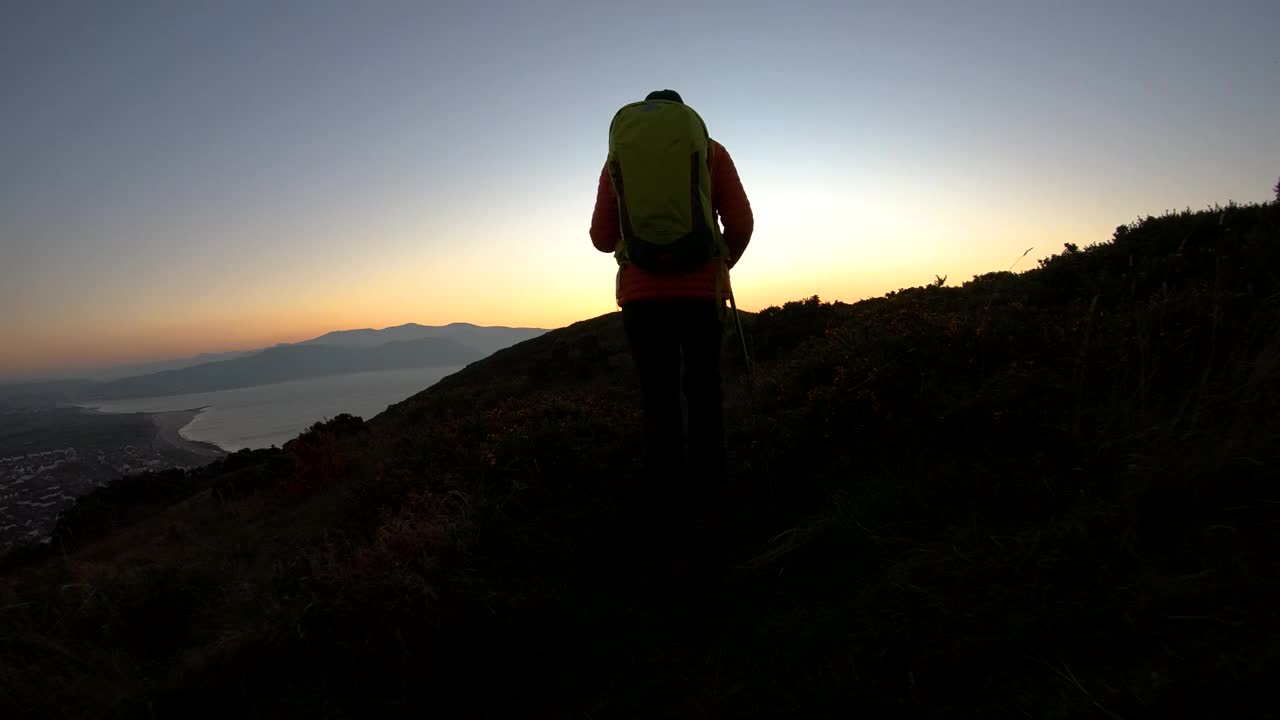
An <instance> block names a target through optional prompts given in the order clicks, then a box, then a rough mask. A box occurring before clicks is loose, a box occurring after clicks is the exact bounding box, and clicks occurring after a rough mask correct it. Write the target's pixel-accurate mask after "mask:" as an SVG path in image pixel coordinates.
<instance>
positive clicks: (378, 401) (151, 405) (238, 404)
mask: <svg viewBox="0 0 1280 720" xmlns="http://www.w3.org/2000/svg"><path fill="white" fill-rule="evenodd" d="M461 369H462V368H461V367H431V368H414V369H410V370H379V371H375V372H364V373H354V374H349V375H333V376H328V377H319V378H308V379H305V380H293V381H290V382H283V383H274V384H271V385H257V386H254V387H247V388H236V389H234V390H220V391H217V392H206V393H191V394H188V395H170V396H166V397H156V398H138V399H130V400H113V401H108V402H103V403H100V404H94V405H92V407H96V408H98V409H99V410H101V411H102V412H109V413H134V412H167V411H170V410H189V409H195V408H205V410H204V412H202V413H200V414H199V415H198V416H196V418H195V420H193V421H191V423H190V424H189V425H187V426H186V427H184V428H183V429H182V430H181V435H182V436H183V437H184V438H187V439H188V440H198V441H202V442H208V443H213V444H215V445H217V446H218V447H220V448H222V449H223V450H226V451H228V452H235V451H236V450H241V449H244V448H250V449H257V448H266V447H271V446H272V445H277V446H280V445H284V444H285V443H286V442H288V441H289V440H291V439H293V438H294V437H297V435H298V433H300V432H302V431H303V430H305V429H307V428H308V427H310V426H311V424H312V423H314V422H317V421H320V420H324V419H327V418H332V417H335V416H337V415H339V414H341V413H349V414H351V415H358V416H360V417H362V418H365V419H366V420H367V419H369V418H371V417H373V416H374V415H377V414H378V413H380V412H382V411H383V410H385V409H386V408H387V406H388V405H391V404H394V403H397V402H400V401H401V400H404V399H406V398H408V397H410V396H412V395H414V394H416V393H418V392H419V391H421V390H424V389H425V388H427V387H428V386H430V385H434V384H435V383H436V382H437V381H439V380H440V379H441V378H443V377H445V376H446V375H450V374H452V373H454V372H457V371H458V370H461Z"/></svg>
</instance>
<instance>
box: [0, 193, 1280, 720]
mask: <svg viewBox="0 0 1280 720" xmlns="http://www.w3.org/2000/svg"><path fill="white" fill-rule="evenodd" d="M749 326H750V334H751V336H752V338H753V341H754V344H755V351H756V357H757V360H758V363H759V365H758V376H757V379H756V386H755V390H754V393H748V392H746V390H745V387H746V385H745V382H744V381H743V379H742V378H741V373H740V372H738V371H737V370H731V371H730V374H729V379H728V380H727V385H728V387H729V389H730V393H729V394H730V398H729V405H730V428H729V432H730V442H731V466H732V471H733V476H734V479H735V485H734V487H733V488H730V489H729V496H730V497H732V498H733V501H732V504H731V507H732V518H733V521H732V522H731V524H730V527H729V529H728V530H727V532H726V536H725V546H726V549H725V552H726V556H727V557H728V558H729V559H730V563H729V566H728V568H727V569H726V572H725V576H724V577H723V578H722V579H721V581H720V582H719V583H717V584H715V585H714V586H712V587H709V588H706V589H704V590H702V591H700V592H689V591H685V592H679V593H672V592H669V591H667V590H665V589H664V588H663V587H661V586H659V585H656V584H655V583H653V582H652V578H651V576H650V575H648V574H647V573H646V572H644V569H645V568H646V567H647V565H646V562H645V561H646V559H647V557H648V554H647V552H646V551H647V550H648V549H649V544H650V542H651V540H652V538H651V537H650V535H649V530H648V528H649V527H650V524H649V523H648V522H647V519H646V518H644V517H643V516H641V515H640V514H639V513H638V512H636V511H635V508H636V507H638V505H637V503H636V502H634V499H635V495H636V493H637V490H638V487H639V485H640V483H641V481H642V478H639V477H638V476H637V471H636V463H635V455H636V449H637V448H636V444H637V440H638V427H639V416H638V413H637V410H636V407H637V398H636V395H635V388H634V381H633V379H632V375H631V367H630V361H629V359H628V357H627V354H626V350H625V344H624V341H623V338H622V335H621V328H620V326H619V322H618V317H617V316H616V315H608V316H604V317H600V318H596V319H594V320H588V321H584V322H581V323H578V324H575V325H573V326H571V327H569V328H566V329H563V330H560V331H556V332H553V333H549V334H547V335H545V336H542V337H539V338H536V339H534V340H530V341H528V342H525V343H522V344H520V345H518V346H516V347H514V348H511V349H508V350H506V351H502V352H499V353H498V354H496V355H495V356H493V357H492V358H490V359H488V360H485V361H482V362H479V363H475V364H473V365H472V366H470V367H468V368H467V369H466V370H464V371H462V372H460V373H458V374H457V375H455V376H452V377H450V378H448V379H446V380H445V381H444V382H442V383H440V384H439V385H438V386H436V387H434V388H432V389H431V390H429V391H426V392H424V393H422V394H420V395H418V396H416V397H414V398H411V399H409V400H407V401H405V402H404V403H401V404H400V405H397V406H395V407H393V408H391V409H390V410H388V412H386V413H384V414H383V415H380V416H379V417H377V418H374V419H373V420H371V421H369V422H368V423H360V422H358V421H355V420H352V419H346V418H342V419H339V420H336V421H334V422H331V423H329V424H326V425H323V426H317V427H315V428H313V429H312V430H311V431H309V432H308V433H306V434H305V435H304V436H302V437H301V438H299V439H298V440H296V441H294V442H293V443H291V444H290V445H289V446H288V447H287V448H286V449H285V450H282V451H257V452H252V453H249V452H245V453H238V454H236V455H234V456H232V457H230V458H228V459H227V460H225V461H222V462H220V463H218V464H215V465H214V466H210V467H209V468H205V469H203V470H200V471H194V472H192V473H188V474H187V475H185V476H182V477H180V478H179V477H175V476H173V475H172V474H169V475H166V476H163V477H141V478H136V479H134V480H133V481H131V482H130V483H129V484H125V485H121V486H120V488H119V489H117V490H116V491H115V493H114V495H107V494H104V495H102V496H100V497H98V498H96V499H94V500H92V501H87V502H86V503H85V504H84V505H83V507H82V509H81V510H80V511H79V512H77V513H76V514H73V515H72V516H71V517H69V518H68V519H67V520H66V522H65V523H64V524H63V528H62V530H61V533H60V537H59V540H58V542H57V543H56V545H58V546H59V547H61V548H63V549H64V553H62V554H55V553H46V554H44V555H43V556H42V555H40V554H37V556H36V557H34V558H29V559H25V560H24V561H23V562H21V563H17V564H16V566H14V567H11V568H10V569H9V570H8V571H7V578H6V579H7V580H8V582H7V583H6V584H5V585H4V586H2V589H0V643H2V644H3V646H4V647H5V648H6V651H5V653H4V655H3V657H2V658H0V709H3V708H4V707H5V706H6V705H10V706H13V707H14V708H15V709H18V710H21V711H22V712H24V713H28V714H29V713H32V712H34V713H35V714H37V715H43V716H49V717H77V716H101V715H104V714H119V715H134V714H141V713H143V712H148V711H154V712H157V713H159V714H161V715H166V714H176V713H177V712H180V711H189V710H192V709H197V710H200V711H207V712H213V711H217V710H221V709H230V708H235V709H238V710H239V711H240V712H241V713H242V714H249V715H255V714H258V715H263V716H272V715H278V714H302V713H307V714H308V715H310V716H320V717H339V716H351V715H357V714H364V713H368V712H375V713H379V714H387V713H393V712H398V711H411V710H414V709H431V710H432V711H434V712H435V713H437V714H441V715H447V714H450V713H449V711H451V710H457V711H458V712H459V713H460V714H464V715H467V716H486V715H490V716H495V717H507V716H513V715H516V714H518V715H521V716H567V717H653V716H656V715H672V716H681V717H684V716H688V717H706V716H761V717H763V716H776V715H778V714H779V713H782V714H788V715H792V716H797V715H799V716H812V715H817V714H824V713H825V712H826V711H827V710H829V709H831V708H833V707H841V706H843V707H845V708H846V710H848V711H855V710H859V711H862V712H864V713H867V714H870V715H871V716H877V715H880V716H883V715H887V714H903V713H911V714H919V715H929V716H937V717H945V716H952V717H954V716H974V717H990V716H1006V715H1013V716H1020V715H1023V714H1028V715H1030V716H1033V717H1069V716H1071V717H1074V716H1087V715H1089V714H1095V715H1100V716H1120V717H1125V718H1131V717H1143V716H1150V717H1170V716H1179V715H1182V716H1187V717H1196V716H1204V715H1206V714H1217V713H1219V712H1221V711H1222V708H1223V704H1224V703H1225V702H1227V701H1230V702H1232V703H1236V704H1244V705H1246V706H1252V707H1254V708H1255V711H1254V712H1252V713H1249V714H1250V715H1251V716H1261V713H1264V712H1271V711H1273V710H1271V708H1273V707H1274V702H1273V701H1274V700H1275V697H1274V691H1273V690H1272V689H1271V687H1270V686H1271V683H1270V678H1271V677H1272V676H1274V674H1275V673H1276V672H1277V671H1280V648H1277V646H1276V644H1275V643H1274V642H1271V640H1272V639H1274V638H1275V637H1277V636H1278V635H1280V617H1278V616H1277V613H1278V610H1277V607H1278V606H1280V604H1278V602H1277V601H1280V592H1278V591H1280V580H1278V578H1280V574H1278V573H1277V570H1280V567H1278V566H1277V563H1278V562H1280V561H1278V558H1280V540H1278V539H1277V537H1278V536H1277V532H1276V531H1277V529H1280V523H1278V522H1277V521H1280V504H1278V503H1277V500H1278V499H1280V498H1278V497H1277V495H1278V493H1277V488H1276V480H1277V472H1276V468H1277V461H1280V421H1278V420H1277V416H1278V414H1277V410H1278V409H1280V408H1278V400H1280V394H1278V391H1280V388H1278V387H1277V385H1278V383H1280V372H1278V370H1277V368H1278V366H1280V206H1277V205H1267V206H1262V207H1230V208H1226V209H1218V210H1214V211H1206V212H1201V213H1191V214H1183V215H1176V216H1169V217H1165V218H1153V219H1148V220H1147V221H1145V222H1143V223H1141V224H1139V225H1138V226H1134V227H1127V228H1122V229H1120V230H1118V231H1117V235H1116V238H1115V240H1114V241H1113V242H1110V243H1106V244H1102V245H1099V246H1096V247H1092V248H1088V249H1086V250H1084V251H1080V252H1068V253H1065V254H1063V255H1060V256H1057V257H1055V258H1053V259H1052V260H1051V261H1049V262H1047V263H1046V264H1045V266H1044V267H1042V268H1041V269H1038V270H1034V271H1030V272H1027V273H1023V274H1020V275H1016V276H1015V275H1012V274H1009V273H993V274H990V275H986V276H982V277H980V278H975V279H974V280H973V281H972V282H969V283H966V284H965V286H964V287H961V288H945V287H944V288H915V289H911V290H904V291H900V292H897V293H892V294H890V296H887V297H885V298H879V299H874V300H869V301H864V302H861V303H857V304H855V305H843V304H838V303H837V304H821V303H819V302H818V301H817V300H816V299H812V300H809V301H803V302H796V303H789V304H788V305H786V306H785V307H782V308H771V309H769V310H766V311H764V312H762V313H760V314H759V315H758V316H756V317H754V318H750V319H749ZM727 364H729V365H732V364H733V363H732V359H731V354H730V358H728V359H727ZM734 367H735V368H736V366H734ZM138 497H141V498H142V499H143V500H145V501H146V502H147V503H149V505H148V506H149V507H160V506H164V505H166V504H167V503H171V502H173V501H174V499H175V498H179V497H181V498H186V499H185V500H182V501H180V502H178V503H177V504H175V505H170V506H168V507H167V509H163V510H159V511H154V514H152V515H151V516H150V517H149V518H148V519H144V520H142V521H137V519H136V517H135V516H136V512H131V511H129V507H130V504H131V503H132V502H134V500H135V499H136V498H138ZM678 501H679V499H678V498H675V499H673V502H678ZM113 524H120V525H123V527H118V528H114V529H112V526H113ZM1268 696H1270V697H1268Z"/></svg>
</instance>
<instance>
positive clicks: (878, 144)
mask: <svg viewBox="0 0 1280 720" xmlns="http://www.w3.org/2000/svg"><path fill="white" fill-rule="evenodd" d="M642 7H643V9H640V8H642ZM665 87H670V88H674V89H676V90H678V91H680V93H681V94H682V95H683V96H684V98H685V100H686V101H687V102H688V103H689V104H690V105H691V106H693V107H694V108H696V109H697V110H698V111H699V112H700V113H701V114H702V116H703V117H704V118H705V119H706V121H707V124H708V126H709V128H710V130H711V134H712V136H713V137H715V138H717V139H718V140H720V141H721V142H723V143H724V144H725V145H726V146H727V147H728V148H729V150H730V151H731V152H732V153H733V156H734V159H735V160H736V162H737V165H738V169H739V172H740V174H741V176H742V179H743V183H744V185H745V187H746V190H747V193H748V195H749V196H750V198H751V201H752V204H753V206H754V208H755V212H756V234H755V236H754V238H753V240H752V244H751V248H750V249H749V250H748V252H747V255H746V258H745V259H744V260H743V262H742V263H741V264H740V265H739V267H738V269H737V270H735V273H734V284H735V287H736V289H737V293H738V298H739V301H740V305H741V306H742V307H743V308H745V309H752V310H754V309H759V308H761V307H765V306H767V305H771V304H779V303H782V302H784V301H786V300H790V299H796V298H800V297H805V296H809V295H813V294H818V295H820V296H822V297H823V298H824V299H829V300H834V299H840V300H845V301H850V302H852V301H856V300H859V299H862V298H865V297H871V296H877V295H881V294H883V293H885V292H887V291H889V290H893V289H896V288H899V287H903V286H913V285H922V284H925V283H927V282H929V281H931V280H933V278H934V275H935V274H937V275H948V276H950V278H951V282H953V283H959V282H962V281H964V280H967V279H969V278H971V277H972V276H973V275H975V274H978V273H982V272H987V271H991V270H1000V269H1005V268H1007V267H1009V266H1010V264H1012V263H1013V262H1014V261H1015V260H1016V259H1017V258H1018V256H1019V255H1020V254H1021V253H1022V251H1023V250H1025V249H1026V248H1028V247H1032V246H1034V247H1035V250H1034V251H1032V253H1031V255H1030V256H1029V257H1028V258H1026V259H1024V260H1022V261H1021V262H1020V263H1019V265H1018V268H1019V269H1025V268H1028V267H1033V266H1034V265H1035V259H1036V258H1039V257H1044V256H1046V255H1048V254H1050V253H1052V252H1055V251H1058V250H1060V249H1061V247H1062V244H1063V243H1064V242H1075V243H1079V244H1082V245H1083V244H1088V243H1091V242H1097V241H1103V240H1106V239H1108V238H1109V237H1110V236H1111V232H1112V230H1113V229H1114V228H1115V226H1116V225H1119V224H1122V223H1125V222H1129V221H1132V220H1134V219H1135V218H1137V217H1139V216H1145V215H1147V214H1159V213H1161V212H1164V211H1165V210H1168V209H1182V208H1185V207H1191V208H1203V207H1205V206H1209V205H1213V204H1214V203H1226V202H1227V201H1229V200H1235V201H1238V202H1258V201H1264V200H1267V199H1269V197H1270V188H1271V187H1272V185H1274V183H1275V182H1276V179H1277V176H1280V3H1277V2H1275V1H1274V0H1266V1H1258V2H1215V3H1210V2H1205V1H1204V0H1198V1H1196V2H1143V3H1137V2H1072V3H1062V2H1035V1H1031V0H1028V1H1026V2H1009V3H990V2H963V3H962V2H953V1H952V0H946V1H941V0H940V1H937V2H884V3H857V2H845V3H813V2H776V3H757V2H690V1H689V0H685V1H684V2H673V3H666V2H645V3H637V2H628V3H609V2H563V1H553V2H551V1H549V2H536V1H534V0H529V1H527V2H510V3H493V2H481V1H475V2H462V3H441V2H395V3H392V2H377V1H373V2H360V3H357V2H347V3H328V2H276V1H271V2H259V1H255V2H229V1H221V2H201V3H190V2H180V1H179V2H172V1H169V2H154V3H136V2H127V1H125V0H120V1H113V2H96V1H95V2H82V3H62V2H56V1H53V0H50V1H48V2H27V3H19V4H16V5H10V6H9V7H8V9H7V12H6V13H5V19H4V22H3V25H2V27H0V91H2V95H0V97H3V99H4V104H3V112H2V113H0V159H3V162H2V163H0V376H7V377H17V376H33V375H40V374H52V373H55V372H60V371H61V372H65V371H66V370H67V369H68V368H73V367H89V366H101V365H106V364H110V363H114V362H124V361H133V360H141V359H153V358H166V357H174V356H181V355H190V354H193V353H196V352H202V351H219V350H229V349H244V348H251V347H260V346H264V345H269V344H272V343H275V342H282V341H295V340H301V339H304V338H307V337H311V336H315V335H319V334H321V333H323V332H326V331H329V330H334V329H341V328H352V327H383V326H388V325H395V324H400V323H405V322H419V323H424V324H442V323H447V322H451V321H470V322H475V323H480V324H504V325H534V326H542V327H558V326H562V325H565V324H568V323H570V322H573V321H575V320H579V319H583V318H587V317H592V316H595V315H598V314H600V313H604V312H608V311H610V310H611V309H612V308H613V307H614V305H613V274H614V270H615V265H614V263H613V260H612V258H610V257H609V256H607V255H604V254H601V253H598V252H596V251H595V250H594V249H593V248H592V247H591V244H590V241H589V239H588V237H587V232H586V231H587V226H588V223H589V219H590V213H591V207H592V203H593V201H594V196H595V186H596V180H597V177H598V174H599V171H600V165H601V163H602V162H603V159H604V155H605V152H606V144H607V129H608V124H609V120H610V118H611V117H612V114H613V112H614V111H615V110H616V109H617V108H618V107H620V106H621V105H623V104H625V103H627V102H631V101H634V100H637V99H640V98H642V97H643V96H644V94H645V93H646V92H648V91H649V90H652V89H657V88H665Z"/></svg>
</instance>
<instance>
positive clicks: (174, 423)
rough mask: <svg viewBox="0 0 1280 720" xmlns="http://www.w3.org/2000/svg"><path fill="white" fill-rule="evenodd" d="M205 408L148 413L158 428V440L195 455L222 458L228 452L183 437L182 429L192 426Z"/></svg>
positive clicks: (209, 444)
mask: <svg viewBox="0 0 1280 720" xmlns="http://www.w3.org/2000/svg"><path fill="white" fill-rule="evenodd" d="M204 410H205V408H203V407H200V408H193V409H190V410H170V411H168V412H154V413H146V414H147V415H149V416H151V421H152V422H153V423H155V426H156V439H157V440H159V441H161V442H163V443H165V444H166V445H169V446H170V447H174V448H177V449H179V450H184V451H186V452H189V453H193V454H195V455H199V456H201V457H207V458H220V457H222V456H224V455H226V454H227V451H226V450H223V449H222V448H220V447H218V446H217V445H215V444H213V443H211V442H205V441H203V440H188V439H187V438H185V437H183V436H182V429H183V428H185V427H186V426H187V425H190V424H191V421H192V420H195V419H196V416H197V415H199V414H200V413H202V412H204Z"/></svg>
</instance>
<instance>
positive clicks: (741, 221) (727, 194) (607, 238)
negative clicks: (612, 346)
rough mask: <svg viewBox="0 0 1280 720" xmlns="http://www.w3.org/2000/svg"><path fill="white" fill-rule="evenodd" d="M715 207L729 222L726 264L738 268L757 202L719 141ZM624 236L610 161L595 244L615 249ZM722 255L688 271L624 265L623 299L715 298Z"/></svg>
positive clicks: (603, 175)
mask: <svg viewBox="0 0 1280 720" xmlns="http://www.w3.org/2000/svg"><path fill="white" fill-rule="evenodd" d="M710 152H711V209H712V211H713V212H714V213H715V215H716V216H717V217H719V222H720V223H721V224H723V225H724V241H725V244H726V245H727V246H728V247H729V257H728V258H727V260H726V264H727V265H728V266H729V267H733V266H734V265H735V264H736V263H737V262H738V260H739V259H740V258H741V257H742V253H744V252H746V250H747V243H748V242H750V241H751V231H752V230H753V229H754V228H755V218H754V217H753V216H752V214H751V203H750V202H749V201H748V200H747V193H746V191H745V190H743V189H742V181H741V180H739V179H738V169H737V168H736V167H734V165H733V158H732V157H730V156H729V151H728V150H725V149H724V146H723V145H721V144H720V143H718V142H716V141H715V140H712V141H711V150H710ZM621 239H622V225H621V221H620V220H619V218H618V197H617V195H615V194H614V192H613V182H612V181H610V179H609V164H608V163H605V166H604V168H603V169H602V170H601V171H600V185H599V187H598V188H597V189H596V209H595V212H593V213H592V214H591V244H592V245H595V246H596V249H597V250H599V251H600V252H607V253H611V252H613V251H614V250H615V249H616V248H617V247H618V241H619V240H621ZM719 270H720V260H719V259H718V258H712V259H711V260H709V261H707V263H706V264H705V265H703V266H702V267H699V268H695V269H693V270H690V271H688V272H682V273H654V272H650V271H647V270H644V269H642V268H638V267H636V266H635V265H631V264H627V265H623V266H622V267H620V268H618V283H617V295H618V304H619V305H626V304H627V303H629V302H631V301H633V300H656V299H663V298H711V299H715V297H716V273H717V272H719ZM721 292H723V293H724V294H726V295H727V294H728V293H730V292H731V289H730V287H729V274H728V273H727V272H726V273H725V277H724V282H723V284H722V287H721Z"/></svg>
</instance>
